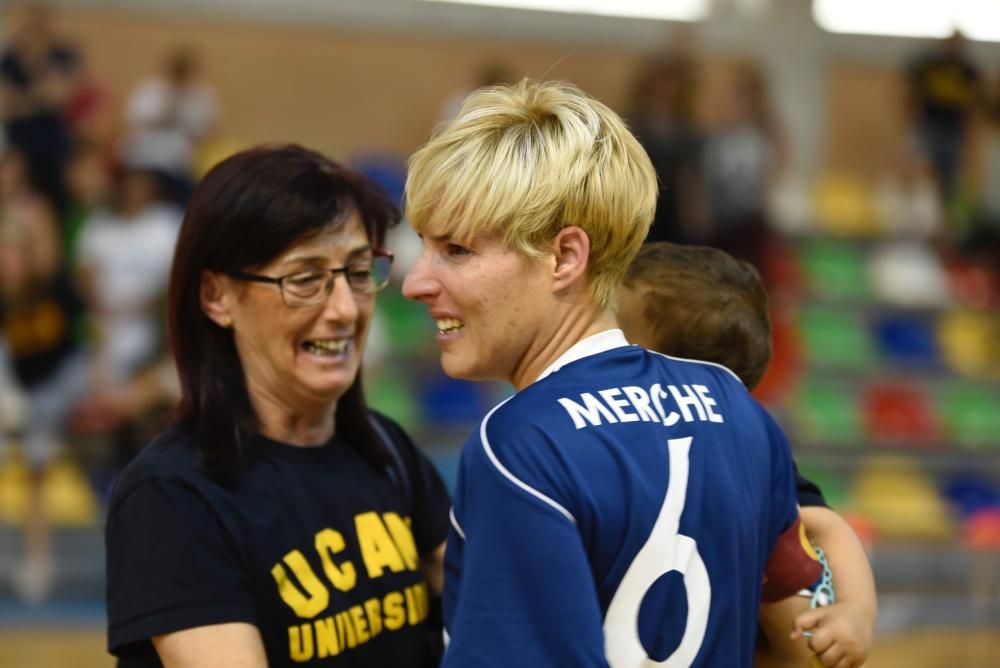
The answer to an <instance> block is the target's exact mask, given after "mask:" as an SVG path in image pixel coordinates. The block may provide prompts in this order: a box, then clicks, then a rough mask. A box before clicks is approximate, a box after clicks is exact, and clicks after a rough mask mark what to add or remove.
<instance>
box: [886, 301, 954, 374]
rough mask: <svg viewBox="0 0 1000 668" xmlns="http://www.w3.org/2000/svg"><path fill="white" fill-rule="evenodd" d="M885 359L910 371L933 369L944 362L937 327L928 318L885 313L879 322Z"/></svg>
mask: <svg viewBox="0 0 1000 668" xmlns="http://www.w3.org/2000/svg"><path fill="white" fill-rule="evenodd" d="M874 330H875V341H876V343H877V345H878V350H879V352H880V353H881V355H882V357H884V358H885V359H887V360H889V361H891V362H892V363H893V364H896V365H899V366H906V367H924V368H926V367H932V366H934V365H937V364H938V363H939V361H940V356H939V355H938V350H937V336H936V335H935V332H934V326H933V323H932V322H930V319H929V318H928V317H925V316H919V315H912V314H907V315H900V314H892V313H882V314H880V315H879V316H878V317H877V318H876V321H875V327H874Z"/></svg>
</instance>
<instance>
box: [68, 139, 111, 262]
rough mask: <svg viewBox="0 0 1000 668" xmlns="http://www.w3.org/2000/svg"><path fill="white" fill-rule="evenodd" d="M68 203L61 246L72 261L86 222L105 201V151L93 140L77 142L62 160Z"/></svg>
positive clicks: (107, 173) (108, 169)
mask: <svg viewBox="0 0 1000 668" xmlns="http://www.w3.org/2000/svg"><path fill="white" fill-rule="evenodd" d="M65 180H66V187H67V189H68V192H69V207H68V209H67V211H66V215H65V216H64V217H63V247H64V250H65V253H66V263H67V264H68V265H69V266H74V265H75V264H76V250H77V244H78V242H79V239H80V234H81V232H82V231H83V227H84V225H85V224H86V222H87V221H88V220H89V219H90V218H91V217H92V216H93V215H94V214H95V213H96V212H97V211H98V209H100V207H102V206H104V205H106V204H107V203H108V198H109V196H110V193H111V185H112V184H111V166H110V165H109V164H108V160H107V155H106V154H105V153H104V151H103V150H102V149H101V148H98V147H97V146H96V145H94V144H88V143H82V142H81V143H78V144H77V145H76V147H75V148H74V149H73V152H72V154H71V155H70V158H69V161H68V162H67V163H66V176H65Z"/></svg>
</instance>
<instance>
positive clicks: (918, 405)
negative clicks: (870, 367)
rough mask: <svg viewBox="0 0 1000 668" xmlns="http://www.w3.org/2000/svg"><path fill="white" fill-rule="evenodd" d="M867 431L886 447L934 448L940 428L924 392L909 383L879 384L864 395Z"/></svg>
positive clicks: (870, 436)
mask: <svg viewBox="0 0 1000 668" xmlns="http://www.w3.org/2000/svg"><path fill="white" fill-rule="evenodd" d="M863 406H864V423H865V432H866V433H867V434H868V436H869V438H871V439H873V440H874V441H877V442H880V443H883V444H885V445H898V446H901V447H913V446H926V445H934V444H937V443H938V442H939V437H940V429H939V421H938V419H937V415H936V414H935V412H934V409H933V405H932V403H931V402H930V400H929V398H928V397H927V395H926V394H925V392H924V391H923V389H922V388H921V387H920V386H919V385H916V384H913V383H907V382H902V381H900V382H893V381H882V382H877V383H875V384H873V385H871V386H870V387H868V388H867V390H866V391H865V393H864V398H863Z"/></svg>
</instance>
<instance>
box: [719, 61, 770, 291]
mask: <svg viewBox="0 0 1000 668" xmlns="http://www.w3.org/2000/svg"><path fill="white" fill-rule="evenodd" d="M721 105H722V106H721V109H720V117H719V119H718V125H717V126H716V127H715V128H714V129H713V130H712V132H710V133H709V137H708V140H707V141H706V144H705V152H704V157H703V160H704V170H705V179H706V182H707V189H708V196H709V207H710V212H711V213H710V221H711V223H710V232H709V235H708V239H707V242H708V245H710V246H715V247H717V248H721V249H722V250H724V251H726V252H728V253H729V254H730V255H733V256H735V257H737V258H739V259H742V260H747V261H749V262H750V263H751V264H753V265H755V266H756V267H757V268H758V269H761V270H762V271H763V263H762V257H763V253H764V251H765V249H766V247H767V245H768V243H769V238H770V227H769V225H768V215H767V199H768V190H769V186H770V184H771V183H772V181H773V180H774V178H775V177H776V176H777V175H778V173H779V172H780V170H781V167H782V166H783V164H784V163H785V158H786V153H787V147H786V143H785V139H784V133H783V132H782V130H781V128H780V126H779V123H778V119H777V118H776V116H775V115H774V112H773V111H772V109H771V106H770V102H769V99H768V92H767V83H766V82H765V80H764V77H763V74H762V73H761V72H760V70H759V68H757V67H756V66H755V65H741V66H738V67H736V68H735V69H734V70H733V71H732V72H730V73H729V76H728V78H727V80H726V86H725V90H724V92H723V94H722V99H721ZM764 278H765V279H766V278H767V276H765V277H764Z"/></svg>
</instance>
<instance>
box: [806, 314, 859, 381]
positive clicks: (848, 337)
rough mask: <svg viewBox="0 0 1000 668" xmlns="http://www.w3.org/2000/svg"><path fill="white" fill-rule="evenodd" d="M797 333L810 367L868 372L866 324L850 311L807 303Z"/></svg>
mask: <svg viewBox="0 0 1000 668" xmlns="http://www.w3.org/2000/svg"><path fill="white" fill-rule="evenodd" d="M799 318H800V319H799V333H800V338H801V340H802V343H803V347H804V349H805V358H806V361H807V363H808V364H809V365H810V366H815V367H827V368H842V369H850V370H856V371H867V370H869V369H870V368H871V365H872V363H873V361H874V355H873V350H872V343H871V340H870V337H869V334H868V329H867V325H866V324H865V322H864V321H863V320H862V319H861V317H860V316H859V315H858V314H857V313H854V312H853V311H849V310H843V309H839V310H838V309H833V308H829V307H823V306H808V307H805V308H803V310H802V312H801V313H800V315H799Z"/></svg>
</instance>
